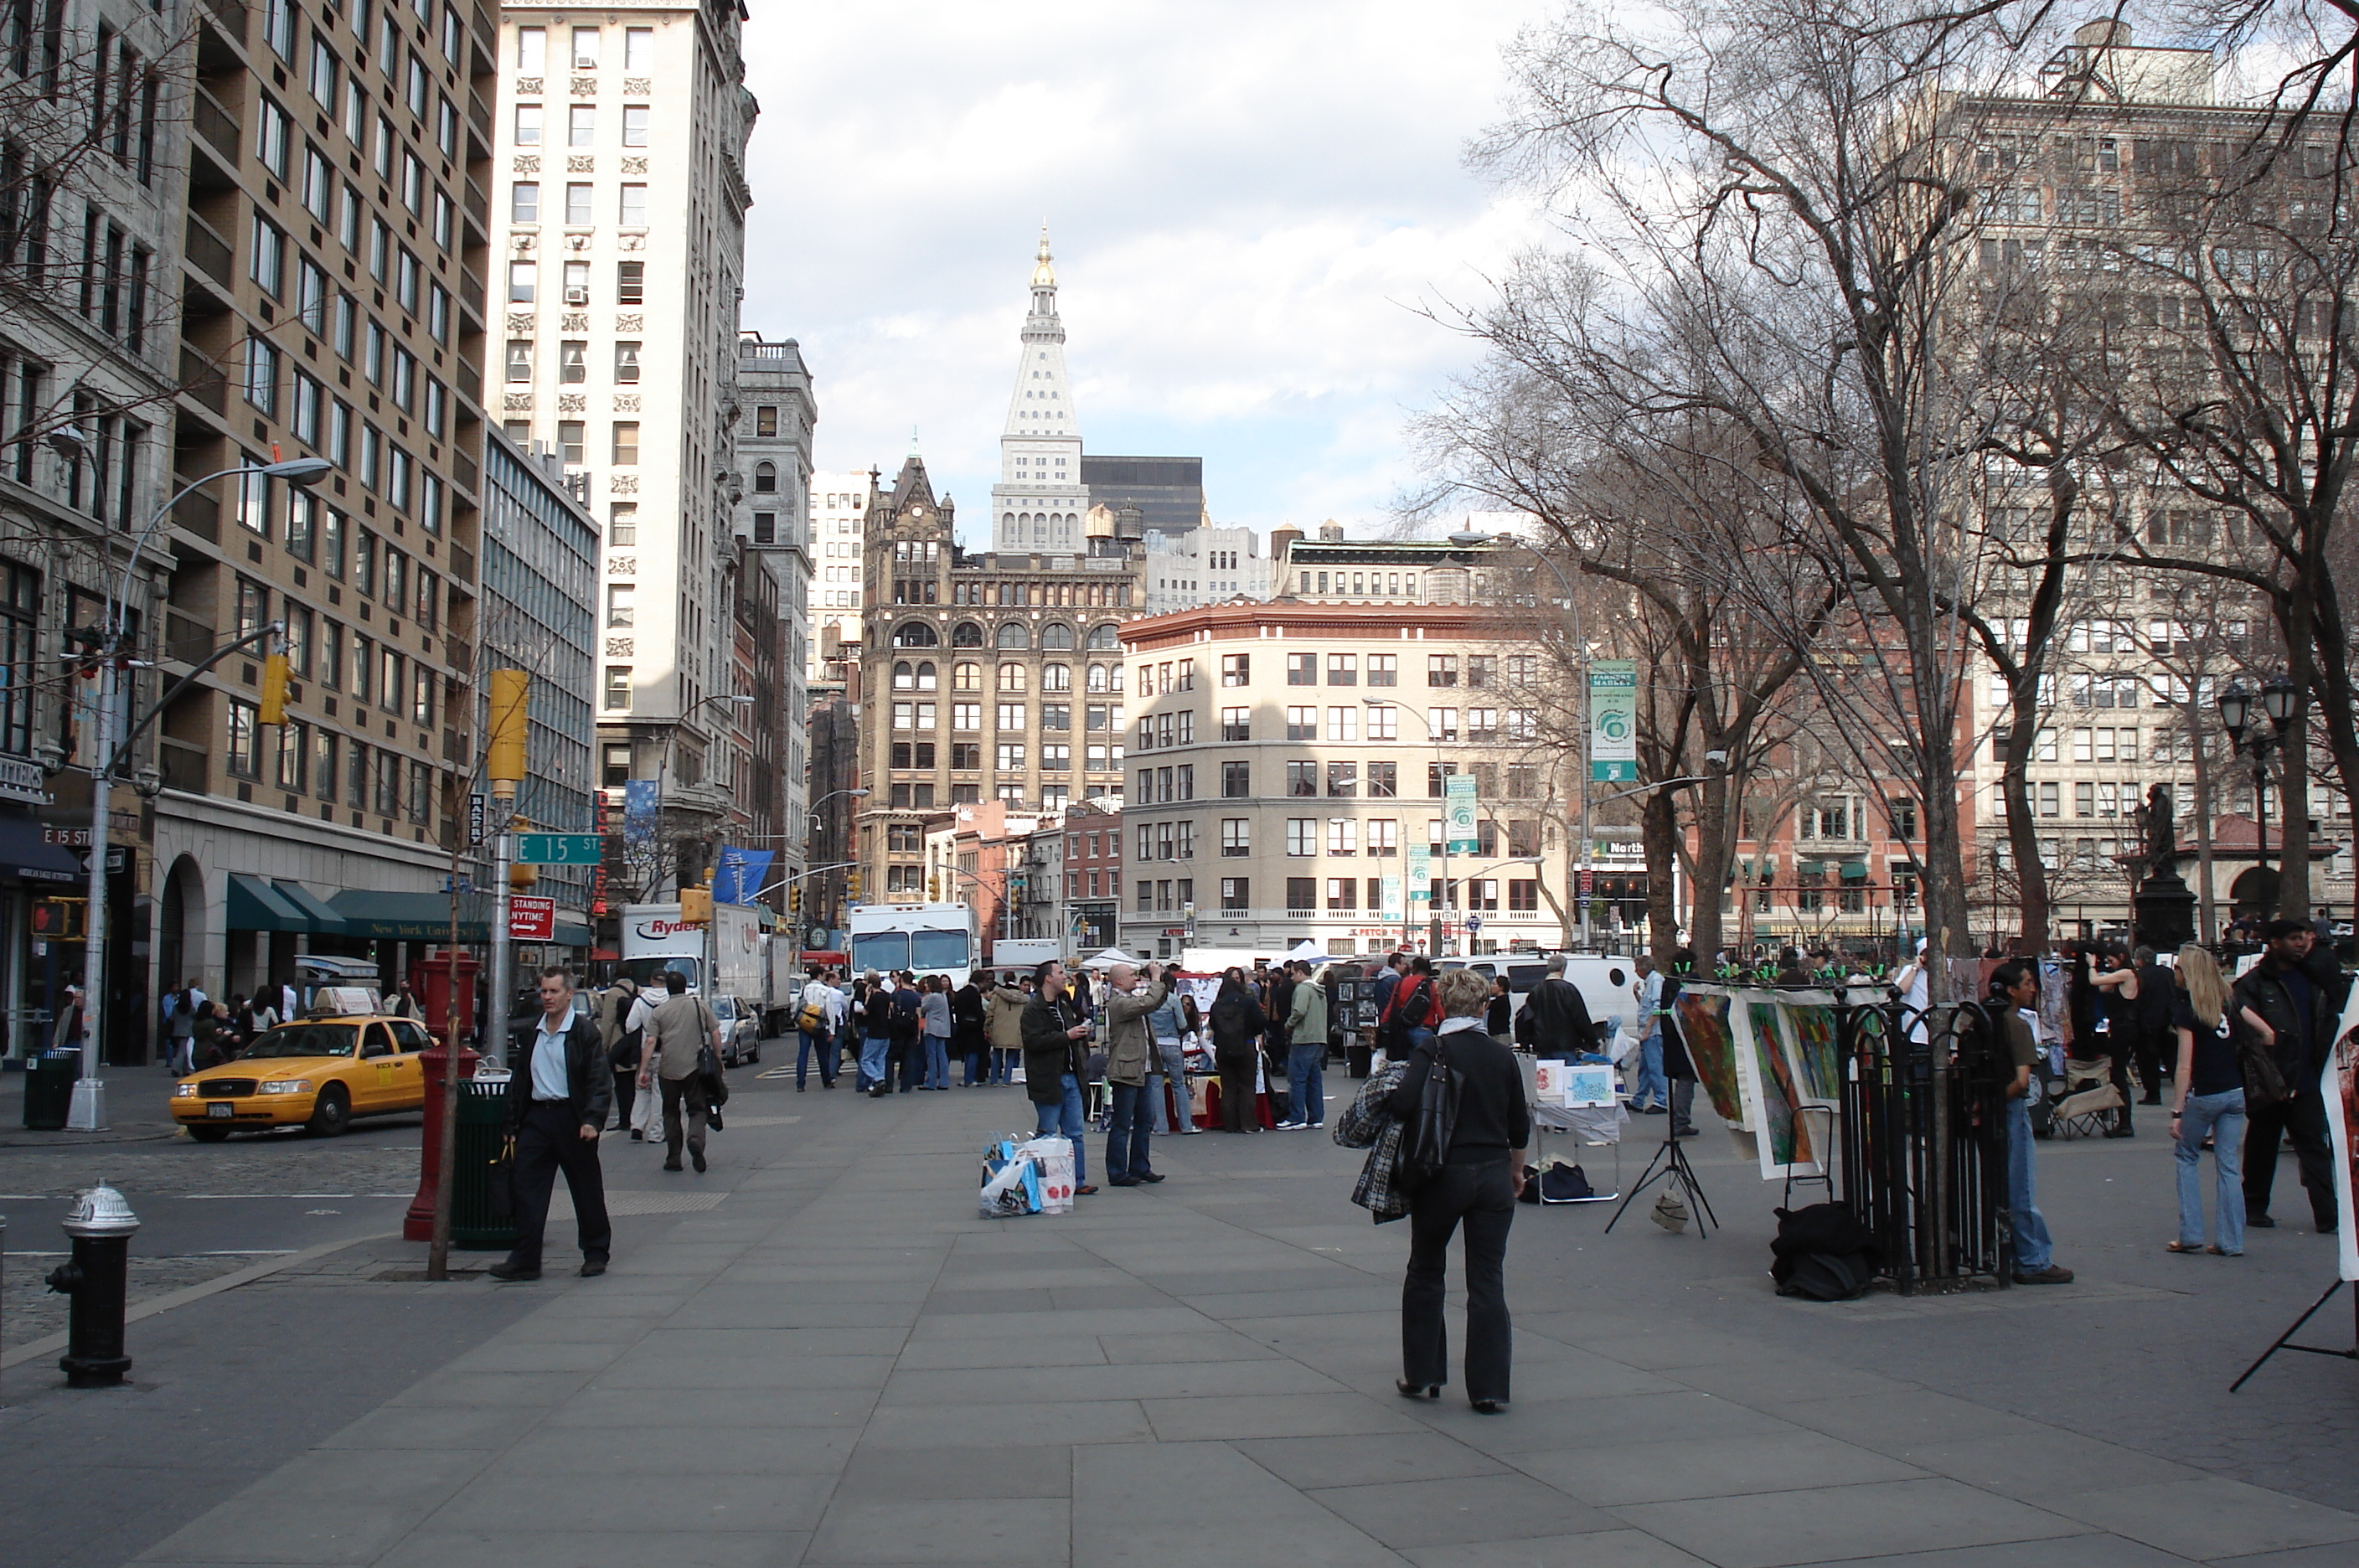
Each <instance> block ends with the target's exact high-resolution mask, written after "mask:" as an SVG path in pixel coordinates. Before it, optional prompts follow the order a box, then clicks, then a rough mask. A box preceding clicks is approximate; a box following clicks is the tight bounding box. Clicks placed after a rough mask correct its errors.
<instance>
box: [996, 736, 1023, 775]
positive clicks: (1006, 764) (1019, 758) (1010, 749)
mask: <svg viewBox="0 0 2359 1568" xmlns="http://www.w3.org/2000/svg"><path fill="white" fill-rule="evenodd" d="M998 766H999V771H1001V772H1002V773H1021V772H1023V771H1024V746H1023V744H1022V743H1021V742H1018V741H1002V742H1000V743H999V754H998Z"/></svg>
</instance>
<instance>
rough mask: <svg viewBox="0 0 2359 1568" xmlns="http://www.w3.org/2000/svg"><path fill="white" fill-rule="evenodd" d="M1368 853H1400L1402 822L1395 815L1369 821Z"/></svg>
mask: <svg viewBox="0 0 2359 1568" xmlns="http://www.w3.org/2000/svg"><path fill="white" fill-rule="evenodd" d="M1368 853H1369V854H1370V855H1398V854H1399V853H1400V822H1399V820H1398V819H1397V818H1394V817H1377V818H1375V819H1374V820H1373V821H1371V822H1369V823H1368Z"/></svg>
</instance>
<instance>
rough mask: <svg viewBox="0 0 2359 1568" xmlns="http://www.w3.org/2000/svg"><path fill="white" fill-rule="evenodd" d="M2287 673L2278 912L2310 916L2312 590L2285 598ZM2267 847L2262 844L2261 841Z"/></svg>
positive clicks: (2314, 657)
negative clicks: (2289, 695) (2289, 696)
mask: <svg viewBox="0 0 2359 1568" xmlns="http://www.w3.org/2000/svg"><path fill="white" fill-rule="evenodd" d="M2285 606H2286V620H2285V635H2286V665H2287V670H2286V678H2287V680H2288V681H2289V682H2290V683H2291V684H2292V686H2293V716H2292V717H2290V718H2288V720H2286V724H2285V729H2284V730H2283V731H2282V732H2281V734H2282V735H2283V737H2284V742H2285V744H2284V746H2282V747H2281V748H2280V750H2279V752H2278V754H2277V762H2278V767H2279V770H2280V773H2281V775H2282V778H2283V782H2282V783H2281V784H2280V785H2279V786H2278V789H2277V804H2278V805H2279V806H2280V807H2282V808H2283V818H2284V822H2285V827H2284V831H2283V832H2282V833H2281V834H2280V836H2279V838H2278V843H2279V844H2280V845H2281V846H2282V847H2283V849H2284V851H2285V859H2284V862H2283V864H2282V866H2281V869H2280V870H2279V871H2278V874H2277V916H2278V918H2279V919H2281V920H2309V919H2310V691H2311V689H2312V688H2313V687H2314V686H2315V685H2316V684H2317V671H2318V666H2317V659H2318V649H2317V646H2316V645H2315V644H2314V643H2312V642H2311V641H2310V635H2311V632H2312V631H2313V629H2314V627H2313V626H2312V624H2311V623H2312V616H2311V600H2310V594H2309V593H2306V592H2301V591H2299V590H2298V591H2296V592H2295V593H2292V594H2290V595H2288V598H2287V600H2286V601H2285ZM2265 847H2266V846H2265Z"/></svg>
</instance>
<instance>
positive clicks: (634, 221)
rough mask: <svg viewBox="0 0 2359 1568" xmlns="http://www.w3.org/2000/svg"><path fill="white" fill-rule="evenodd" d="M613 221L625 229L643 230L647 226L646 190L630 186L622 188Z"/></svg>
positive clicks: (641, 187) (634, 185) (633, 185)
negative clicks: (620, 198)
mask: <svg viewBox="0 0 2359 1568" xmlns="http://www.w3.org/2000/svg"><path fill="white" fill-rule="evenodd" d="M621 197H622V200H621V201H620V202H619V203H618V208H617V211H616V212H615V214H614V221H615V222H616V223H621V224H622V225H623V226H624V227H625V228H633V229H643V228H645V227H647V187H646V186H645V185H641V184H630V185H625V186H624V187H623V188H622V191H621Z"/></svg>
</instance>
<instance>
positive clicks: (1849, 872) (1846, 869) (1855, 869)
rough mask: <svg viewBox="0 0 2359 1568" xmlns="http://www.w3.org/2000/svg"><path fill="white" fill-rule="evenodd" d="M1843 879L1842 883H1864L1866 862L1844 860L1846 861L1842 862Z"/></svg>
mask: <svg viewBox="0 0 2359 1568" xmlns="http://www.w3.org/2000/svg"><path fill="white" fill-rule="evenodd" d="M1843 880H1844V881H1846V882H1864V881H1866V880H1867V862H1866V861H1864V860H1846V861H1844V862H1843Z"/></svg>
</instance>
